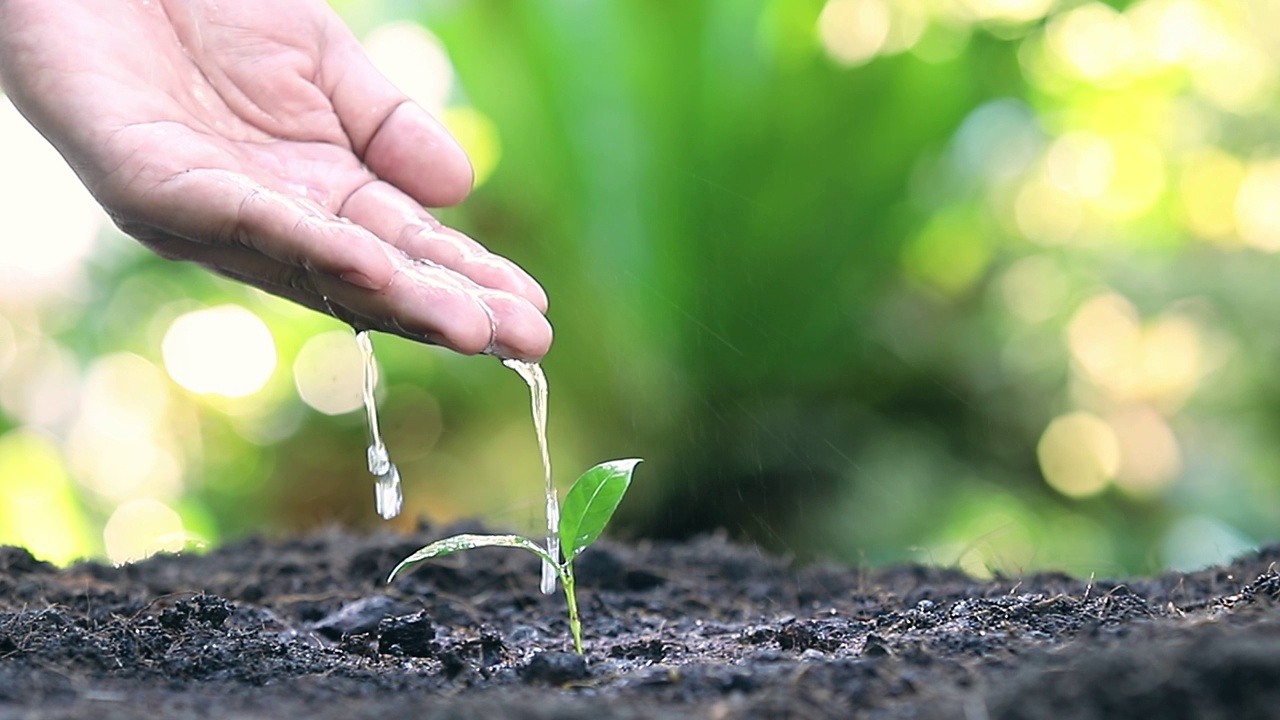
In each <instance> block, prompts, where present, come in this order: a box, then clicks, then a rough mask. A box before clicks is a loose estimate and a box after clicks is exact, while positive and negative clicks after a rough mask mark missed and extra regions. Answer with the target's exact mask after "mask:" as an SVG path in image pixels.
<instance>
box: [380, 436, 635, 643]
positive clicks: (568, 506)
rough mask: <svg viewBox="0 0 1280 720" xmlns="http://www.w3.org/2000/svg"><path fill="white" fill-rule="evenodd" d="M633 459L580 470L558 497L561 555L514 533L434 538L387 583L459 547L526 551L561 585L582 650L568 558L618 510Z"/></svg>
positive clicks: (590, 540)
mask: <svg viewBox="0 0 1280 720" xmlns="http://www.w3.org/2000/svg"><path fill="white" fill-rule="evenodd" d="M639 463H640V460H639V459H630V460H612V461H610V462H606V463H600V464H599V465H597V466H595V467H593V468H591V469H590V470H588V471H586V472H585V473H583V474H582V477H579V478H578V479H577V481H575V482H574V483H573V487H572V488H570V489H569V494H568V495H566V496H565V498H564V506H563V507H562V508H561V509H560V528H559V533H558V534H559V535H560V552H561V553H562V554H563V558H558V557H552V556H551V553H549V552H548V551H547V550H546V548H544V547H542V546H541V545H539V544H537V543H536V542H534V541H532V540H530V539H529V538H526V537H521V536H519V535H474V534H465V535H454V536H452V537H447V538H445V539H443V540H437V541H436V542H433V543H431V544H430V545H428V546H426V547H424V548H422V549H420V550H418V551H417V552H415V553H414V554H412V555H410V556H409V557H407V558H405V559H404V560H401V561H400V564H399V565H397V566H396V568H395V569H394V570H392V571H391V575H390V576H389V577H388V578H387V582H391V581H392V580H394V579H395V577H396V575H398V574H400V571H402V570H404V569H406V568H409V567H412V566H413V565H417V564H418V563H420V562H423V561H424V560H430V559H432V558H437V557H441V556H444V555H450V554H452V553H456V552H461V551H463V550H471V549H472V548H479V547H510V548H520V549H522V550H528V551H529V552H531V553H533V554H534V555H537V556H538V557H540V558H542V559H543V560H545V561H547V562H549V563H551V564H552V565H553V566H554V567H555V569H556V574H557V575H559V577H560V584H561V585H562V586H563V587H564V598H565V601H566V602H567V603H568V605H569V631H570V632H571V633H573V649H574V651H575V652H577V653H578V654H579V655H581V654H582V620H581V619H580V618H579V616H578V597H577V595H576V594H575V593H574V577H573V560H574V558H576V557H578V555H579V554H581V553H582V551H583V550H586V549H587V547H588V546H590V545H591V543H593V542H595V541H596V538H598V537H600V533H601V532H603V531H604V528H605V526H606V525H608V524H609V520H610V519H611V518H612V517H613V511H614V510H617V509H618V503H620V502H622V496H623V495H625V494H626V492H627V488H628V487H630V486H631V475H632V473H634V472H635V469H636V465H637V464H639Z"/></svg>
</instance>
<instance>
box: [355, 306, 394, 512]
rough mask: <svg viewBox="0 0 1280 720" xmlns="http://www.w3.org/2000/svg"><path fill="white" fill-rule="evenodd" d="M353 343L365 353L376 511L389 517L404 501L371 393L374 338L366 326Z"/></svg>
mask: <svg viewBox="0 0 1280 720" xmlns="http://www.w3.org/2000/svg"><path fill="white" fill-rule="evenodd" d="M356 344H357V345H359V346H360V354H361V355H362V356H363V357H364V410H365V413H366V414H367V415H368V417H369V453H368V461H369V474H371V475H373V477H374V478H375V484H374V494H373V497H374V503H375V505H376V507H377V510H378V514H379V515H381V516H382V518H383V519H384V520H390V519H391V518H393V517H395V516H396V515H399V514H400V506H401V505H403V504H404V494H403V492H402V491H401V489H400V470H399V469H398V468H396V466H395V463H393V462H391V456H390V455H388V454H387V446H386V445H385V444H383V442H382V433H381V432H380V431H379V430H378V407H377V404H376V401H375V400H374V396H373V391H374V389H375V388H376V387H377V386H378V364H377V362H376V361H375V360H374V358H373V341H372V340H370V339H369V331H368V330H361V331H359V332H357V333H356Z"/></svg>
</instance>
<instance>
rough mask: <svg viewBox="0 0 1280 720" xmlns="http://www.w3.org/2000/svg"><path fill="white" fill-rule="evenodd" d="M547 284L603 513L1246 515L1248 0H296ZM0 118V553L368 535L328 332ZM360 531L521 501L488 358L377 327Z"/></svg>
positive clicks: (346, 392) (864, 524)
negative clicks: (158, 228)
mask: <svg viewBox="0 0 1280 720" xmlns="http://www.w3.org/2000/svg"><path fill="white" fill-rule="evenodd" d="M335 5H336V7H337V8H338V10H339V11H340V12H341V13H342V14H343V15H344V17H346V18H347V19H348V21H349V22H350V23H351V25H352V27H353V28H354V29H355V30H356V32H357V33H358V34H359V35H360V37H361V38H363V39H364V40H365V42H366V44H367V46H368V47H369V50H370V52H371V53H372V54H373V56H374V57H375V59H376V60H377V62H378V63H379V64H380V66H381V67H383V68H384V69H385V72H386V73H387V74H388V75H389V76H391V77H392V78H393V79H395V80H396V81H397V82H399V83H401V84H402V86H403V87H405V88H406V90H407V91H409V92H411V93H412V94H413V95H414V96H415V97H417V98H418V99H419V100H420V101H421V102H423V103H424V104H426V105H427V106H428V107H429V108H431V109H433V111H435V112H437V113H439V114H440V115H441V117H442V118H443V119H444V120H445V121H446V123H447V124H448V125H449V126H450V127H451V128H452V129H453V130H454V131H455V133H456V134H457V135H458V137H459V138H460V139H461V141H462V142H463V143H464V145H465V146H466V147H467V148H468V150H469V151H470V152H471V154H472V157H473V159H474V161H475V164H476V167H477V171H478V175H479V183H478V186H477V188H476V190H475V192H474V193H473V195H472V196H471V197H470V198H469V199H468V200H467V202H466V203H465V204H464V205H462V206H461V207H459V208H455V209H450V210H447V211H443V212H442V213H441V216H442V217H443V218H445V219H446V220H447V221H448V222H449V223H451V224H453V225H454V226H456V227H458V228H460V229H462V230H464V231H465V232H467V233H469V234H471V235H472V236H473V237H476V238H477V239H479V240H481V241H482V242H484V243H485V244H487V245H488V246H489V247H490V248H491V249H493V250H494V251H496V252H499V253H501V254H504V255H507V256H509V257H511V258H513V259H514V260H516V261H517V262H519V263H520V264H521V265H523V266H524V267H526V268H527V269H528V270H530V272H532V273H533V274H534V275H535V276H536V277H538V278H539V279H540V280H541V281H542V282H543V284H544V285H545V287H546V288H547V290H548V292H549V294H550V296H551V299H552V306H551V311H550V317H551V319H552V322H553V323H554V325H555V327H556V331H557V338H556V344H555V347H554V348H553V350H552V352H551V354H550V355H549V356H548V357H547V359H546V361H545V363H544V367H545V368H546V371H547V374H548V376H549V379H550V385H551V403H550V414H551V418H550V425H551V428H550V430H551V453H552V458H553V461H554V464H555V467H556V468H557V472H556V477H557V480H558V483H559V484H560V486H561V487H562V488H564V487H567V485H568V484H569V483H571V482H572V480H573V478H574V477H576V475H577V474H578V473H579V472H581V471H582V470H584V469H585V468H587V467H589V466H590V465H592V464H594V463H596V462H598V461H602V460H606V459H612V458H617V457H631V456H640V457H644V458H646V460H647V463H646V464H645V465H643V466H642V467H641V468H640V470H639V471H638V473H637V479H636V483H635V485H634V486H633V490H632V495H631V496H630V497H629V498H628V500H627V501H626V503H624V505H623V509H622V511H621V513H620V517H619V520H618V522H617V524H616V526H615V527H616V530H617V532H618V533H620V534H621V535H622V536H624V537H683V536H687V535H689V534H692V533H697V532H702V531H708V530H712V529H716V528H723V529H725V530H727V531H728V532H729V533H730V534H732V535H734V536H738V537H741V538H746V539H751V540H753V541H755V542H758V543H759V544H760V545H761V546H762V547H764V548H767V549H769V550H772V551H778V552H783V553H789V554H792V555H795V556H797V557H799V558H802V559H807V558H833V559H841V560H846V561H854V562H863V563H873V564H876V563H885V562H890V561H896V560H904V559H912V560H920V561H926V562H932V563H941V564H956V565H959V566H960V567H962V568H964V569H966V570H969V571H970V572H974V573H976V574H979V575H982V574H987V573H991V572H997V571H998V572H1004V573H1007V574H1019V573H1024V572H1027V571H1030V570H1033V569H1038V568H1055V569H1061V570H1065V571H1067V572H1070V573H1073V574H1077V575H1088V574H1090V573H1097V574H1099V575H1116V574H1121V573H1131V572H1151V571H1154V570H1157V569H1159V568H1163V567H1178V568H1192V567H1196V566H1200V565H1204V564H1207V563H1211V562H1214V561H1217V560H1221V559H1223V558H1225V557H1229V556H1230V555H1232V554H1234V553H1237V552H1239V551H1241V550H1243V549H1244V548H1247V547H1249V546H1251V545H1254V544H1256V543H1259V542H1262V541H1266V540H1273V539H1276V537H1277V532H1276V528H1277V527H1280V479H1278V476H1277V472H1278V471H1280V442H1278V441H1277V437H1278V436H1277V433H1280V375H1278V374H1277V373H1276V372H1275V371H1274V370H1273V368H1274V367H1275V364H1276V360H1277V359H1278V358H1280V347H1278V345H1280V333H1277V331H1276V326H1275V325H1273V323H1274V322H1275V320H1274V318H1275V315H1276V310H1277V308H1280V282H1278V281H1280V259H1278V258H1277V256H1276V254H1275V253H1276V251H1278V250H1280V117H1278V115H1280V112H1278V111H1280V105H1278V104H1277V99H1278V98H1280V95H1278V94H1277V71H1278V70H1280V4H1277V3H1275V2H1274V1H1272V0H1142V1H1141V2H1134V3H1123V2H1113V3H1107V4H1104V3H1100V2H1096V1H1094V0H1084V1H1073V0H827V1H826V2H823V1H821V0H669V1H666V2H653V1H651V0H629V1H624V0H619V1H616V2H607V3H602V2H590V1H588V0H547V1H546V2H537V3H534V2H510V1H507V0H431V1H429V2H407V1H394V0H382V1H380V2H376V1H373V2H371V1H369V0H342V1H341V2H336V3H335ZM34 137H35V136H34V133H33V131H32V130H31V129H30V128H28V127H26V126H25V125H24V124H23V123H22V121H21V119H20V118H19V117H17V115H16V113H15V112H14V111H13V110H12V108H11V107H8V105H7V103H6V104H5V105H4V106H3V109H2V110H0V158H3V160H0V542H6V543H19V544H25V545H27V546H29V547H30V548H32V550H33V551H34V552H36V554H37V555H40V556H43V557H46V558H50V559H53V560H56V561H67V560H69V559H71V558H74V557H79V556H84V555H91V556H102V557H109V558H111V559H112V560H115V561H122V560H125V559H128V558H134V557H139V556H141V555H144V554H146V553H148V552H153V551H155V550H156V549H161V548H165V549H177V548H182V547H184V546H186V547H192V546H195V547H200V546H207V545H208V544H212V543H216V542H218V541H220V540H224V539H226V538H230V537H235V536H240V535H244V534H247V533H250V532H257V531H274V532H287V531H294V530H297V529H301V528H305V527H310V526H316V525H323V524H330V523H341V524H343V525H345V526H350V527H359V528H372V527H376V526H379V525H381V524H382V521H381V520H379V519H378V518H377V516H376V515H375V513H374V510H373V493H372V480H371V478H370V477H369V476H368V474H367V473H366V471H365V469H364V446H365V443H366V435H365V429H364V418H363V414H362V412H360V411H359V410H358V401H359V394H358V389H359V382H360V368H359V364H358V356H357V353H356V347H355V344H354V342H353V340H352V338H351V333H350V331H349V330H347V329H345V328H344V327H343V326H342V325H340V324H339V323H337V322H336V321H334V320H332V319H330V318H326V317H322V316H319V315H316V314H313V313H310V312H308V311H305V310H302V309H300V308H297V307H294V306H291V305H289V304H288V303H286V302H284V301H280V300H276V299H273V298H270V297H268V296H265V295H263V294H260V293H258V292H256V291H251V290H248V289H245V288H243V287H240V286H237V285H235V284H233V283H230V282H228V281H224V280H221V279H218V278H215V277H213V276H211V275H209V274H207V273H205V272H204V271H202V270H200V269H198V268H195V267H187V266H180V265H175V264H171V263H168V262H166V261H163V260H160V259H158V258H156V257H153V256H151V255H149V254H148V253H147V252H146V251H144V250H143V249H141V248H140V247H139V246H137V245H136V243H133V242H132V241H130V240H128V239H127V238H124V237H123V236H121V235H119V234H118V232H116V231H115V230H114V229H113V228H111V227H110V224H109V223H107V222H105V221H104V218H103V216H102V214H101V211H99V210H97V209H96V207H95V206H94V205H93V204H92V201H91V200H89V199H88V197H87V195H86V194H85V193H84V191H83V190H81V189H79V188H78V185H76V183H75V180H74V178H73V177H72V176H71V175H70V173H69V171H67V170H66V169H65V168H64V167H62V166H61V164H60V162H59V160H58V159H57V157H56V155H55V154H54V153H53V152H52V151H51V150H50V149H49V148H47V147H46V146H44V145H42V144H41V142H39V141H38V139H34V140H33V138H34ZM375 345H376V347H377V352H378V360H379V362H380V366H381V377H382V382H381V386H380V395H379V396H380V398H381V407H380V409H381V414H382V419H383V426H384V430H385V433H386V436H387V444H388V447H389V449H390V452H391V455H392V458H393V459H394V460H396V461H397V462H398V463H399V465H400V469H401V472H402V474H403V476H404V478H405V482H406V508H405V513H404V515H403V516H402V517H401V518H399V519H398V520H397V521H395V523H394V524H395V526H397V527H400V528H408V527H412V526H413V524H414V523H415V519H416V518H418V517H425V518H429V519H431V520H432V521H433V522H448V521H451V520H455V519H460V518H468V517H477V516H478V517H483V518H486V519H487V520H488V521H489V522H491V523H493V524H496V525H498V526H502V527H509V528H515V529H517V530H525V531H531V530H534V529H536V528H538V527H539V526H540V524H541V522H542V521H541V512H542V500H541V497H540V491H541V469H540V466H539V462H538V455H537V450H536V447H535V444H534V436H533V430H532V425H531V422H530V419H529V410H528V395H527V392H526V389H525V387H524V385H523V383H522V382H521V380H520V379H519V378H518V377H517V376H516V375H515V374H514V373H512V372H510V371H509V370H506V369H505V368H503V367H501V365H500V364H499V363H498V362H497V361H496V360H493V359H492V358H464V357H459V356H454V355H451V354H450V353H447V352H445V351H441V350H439V349H436V348H428V347H424V346H418V345H413V344H411V343H408V342H405V341H402V340H400V339H398V338H392V337H386V336H377V337H375Z"/></svg>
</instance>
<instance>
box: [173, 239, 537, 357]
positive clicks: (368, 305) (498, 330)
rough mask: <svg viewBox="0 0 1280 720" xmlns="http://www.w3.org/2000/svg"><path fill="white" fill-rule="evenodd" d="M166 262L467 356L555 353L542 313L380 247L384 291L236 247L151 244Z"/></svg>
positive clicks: (182, 242)
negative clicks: (386, 278) (390, 269)
mask: <svg viewBox="0 0 1280 720" xmlns="http://www.w3.org/2000/svg"><path fill="white" fill-rule="evenodd" d="M149 244H151V245H153V246H155V247H157V249H160V250H161V254H163V255H165V256H167V257H175V258H182V259H187V260H191V261H194V262H197V263H199V264H201V265H204V266H205V267H207V268H209V269H211V270H213V271H215V272H217V273H219V274H222V275H225V276H227V277H230V278H233V279H235V280H239V281H241V282H244V283H247V284H249V285H253V286H255V287H258V288H260V289H262V290H265V291H267V292H269V293H272V294H273V295H278V296H280V297H283V298H286V299H288V300H292V301H294V302H296V303H299V304H301V305H304V306H306V307H310V308H312V309H314V310H318V311H320V312H323V313H325V314H330V315H333V316H335V317H337V318H338V319H340V320H343V321H345V322H347V323H350V324H351V325H353V326H356V327H359V328H362V329H364V328H367V329H374V330H381V331H384V332H389V333H393V334H396V335H400V336H402V337H405V338H408V339H410V340H415V341H418V342H428V343H431V344H433V345H440V346H443V347H446V348H449V349H450V350H454V351H456V352H459V353H462V354H464V355H475V354H478V353H490V354H494V355H499V356H501V357H516V358H520V359H524V360H538V359H541V358H542V357H543V356H544V355H546V353H547V350H548V349H550V346H551V339H552V331H551V326H550V325H549V324H548V323H547V320H546V318H545V317H544V316H543V315H542V313H541V312H540V311H539V310H538V309H537V308H536V307H534V306H533V305H532V304H531V303H529V302H528V301H527V300H525V299H524V298H522V297H518V296H515V295H512V294H511V293H508V292H505V291H502V290H495V289H492V288H484V287H480V286H479V285H476V284H475V283H474V282H472V281H471V280H470V279H468V278H466V277H464V276H462V275H459V274H457V273H455V272H453V271H451V270H449V269H447V268H444V267H440V266H436V265H434V264H431V263H423V262H414V261H411V260H409V259H408V258H407V257H405V256H402V255H400V254H399V251H397V250H395V249H394V248H391V247H390V246H387V245H385V244H384V245H383V246H382V247H383V248H385V251H384V252H385V253H386V256H387V258H388V261H389V262H392V263H393V264H394V265H395V266H396V267H397V270H396V271H395V272H394V273H393V277H392V279H391V281H390V282H389V283H388V284H387V285H386V286H385V287H384V288H382V289H380V290H376V291H375V290H368V289H365V288H362V287H358V286H355V285H353V284H351V283H349V282H344V281H342V280H340V279H339V278H336V277H333V276H331V275H325V274H321V273H318V272H313V271H308V270H306V269H305V268H300V267H297V266H293V265H288V264H285V263H281V262H279V261H277V260H274V259H272V258H269V257H266V256H264V255H262V254H259V253H257V252H255V251H253V250H250V249H247V248H245V247H238V246H229V245H228V246H211V245H205V244H200V243H193V242H190V241H187V240H183V239H180V238H173V237H167V238H153V239H152V240H151V241H150V243H149Z"/></svg>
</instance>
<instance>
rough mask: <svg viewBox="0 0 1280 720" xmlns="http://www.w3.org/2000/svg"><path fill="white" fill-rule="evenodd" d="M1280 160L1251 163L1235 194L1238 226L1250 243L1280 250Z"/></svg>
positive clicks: (1270, 250) (1265, 248)
mask: <svg viewBox="0 0 1280 720" xmlns="http://www.w3.org/2000/svg"><path fill="white" fill-rule="evenodd" d="M1277 198H1280V160H1269V161H1265V162H1256V163H1252V164H1250V165H1249V168H1248V170H1247V172H1246V173H1245V176H1244V179H1243V181H1241V183H1240V193H1239V195H1237V196H1236V207H1235V211H1236V212H1235V215H1236V226H1237V227H1238V228H1239V230H1240V237H1241V238H1242V239H1243V240H1244V241H1245V243H1247V244H1248V245H1250V246H1252V247H1255V248H1257V249H1259V250H1265V251H1267V252H1276V251H1277V250H1280V202H1277Z"/></svg>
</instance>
